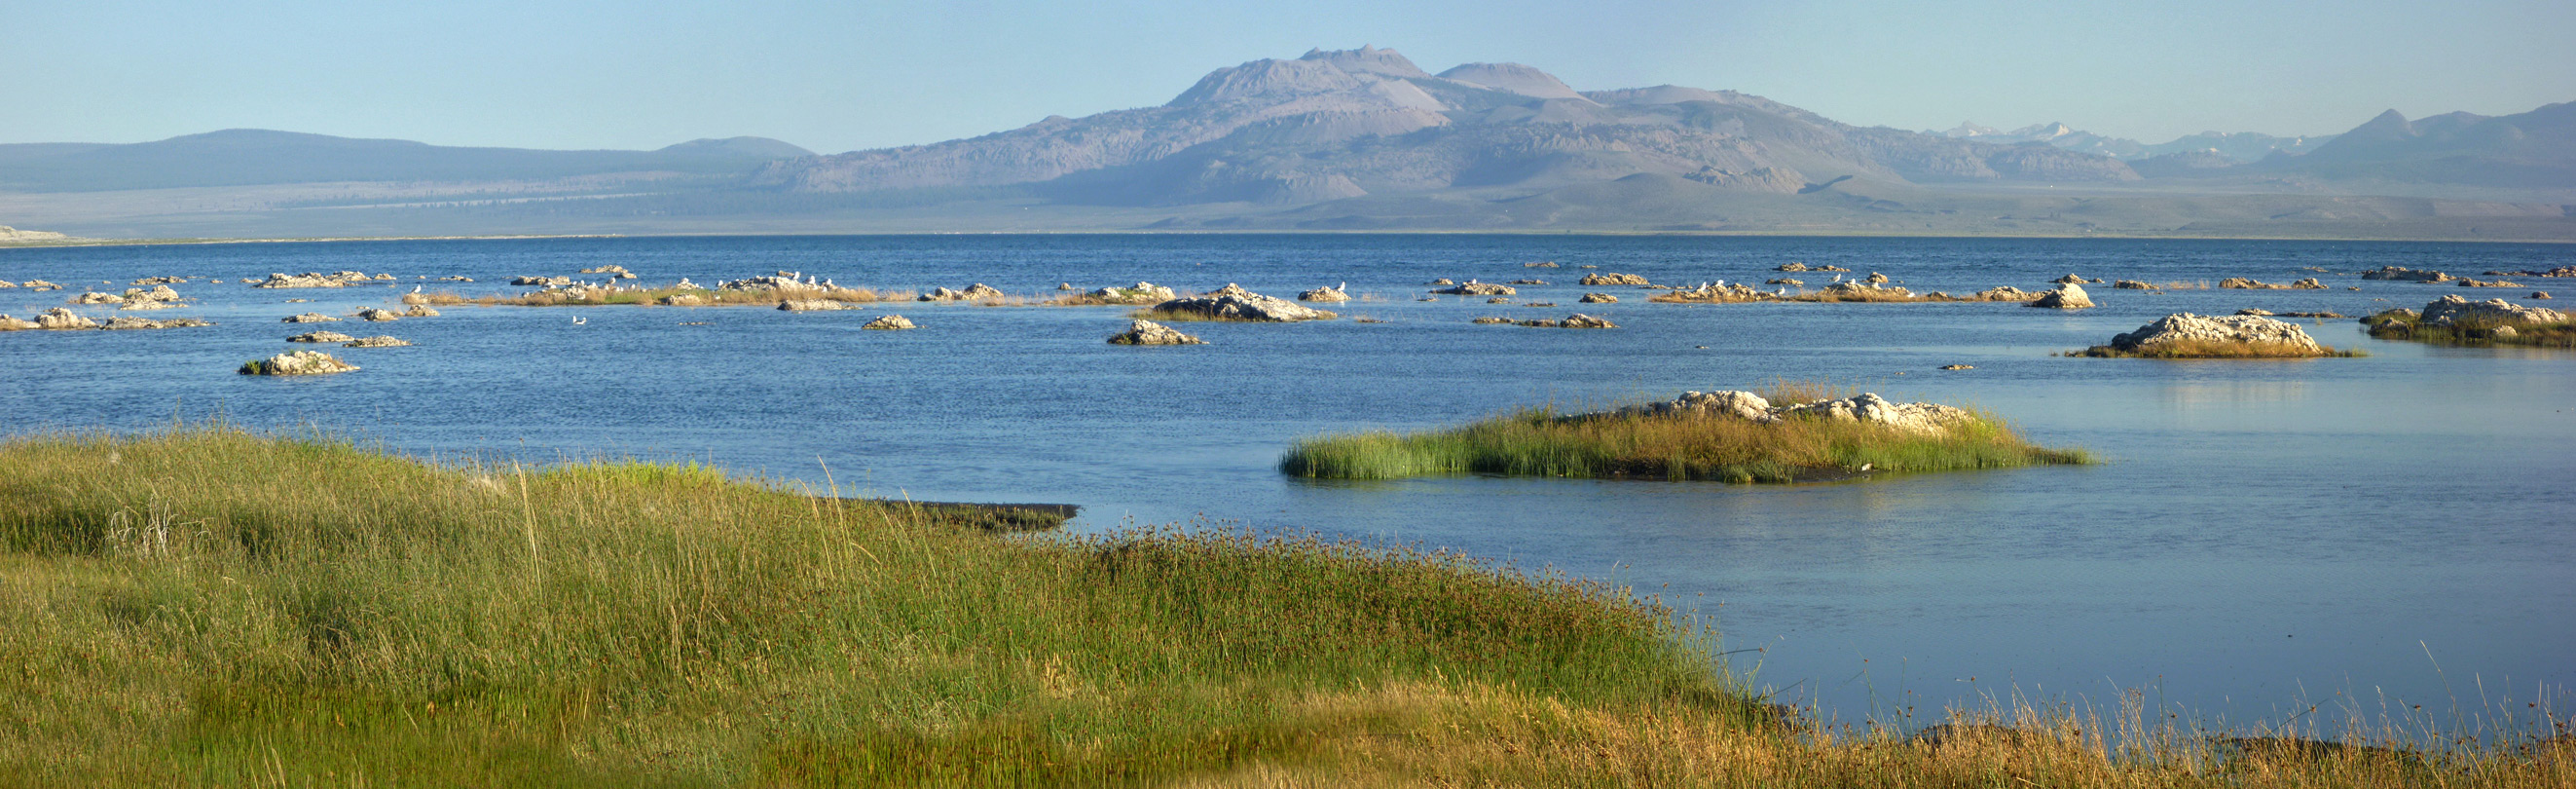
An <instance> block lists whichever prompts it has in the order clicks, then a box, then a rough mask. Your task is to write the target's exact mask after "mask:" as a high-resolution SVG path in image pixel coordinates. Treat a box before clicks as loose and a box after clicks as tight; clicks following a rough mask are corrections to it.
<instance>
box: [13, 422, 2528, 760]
mask: <svg viewBox="0 0 2576 789" xmlns="http://www.w3.org/2000/svg"><path fill="white" fill-rule="evenodd" d="M830 492H831V491H829V490H823V491H815V490H808V489H805V488H802V487H797V486H782V485H780V484H777V483H773V482H765V481H761V480H740V479H732V478H728V477H727V476H726V475H724V474H722V473H720V472H716V471H713V470H710V469H706V468H701V467H696V466H688V465H660V464H646V463H616V462H592V463H573V464H568V465H563V466H558V467H550V468H544V469H534V468H519V467H516V466H511V465H498V466H496V465H490V464H462V465H451V466H438V465H430V464H425V463H421V462H417V461H414V460H409V459H404V458H400V457H393V456H388V455H385V454H382V453H378V452H373V451H369V450H367V449H364V448H361V447H358V446H353V445H351V444H349V443H346V442H341V441H336V440H328V439H318V438H311V437H293V436H264V435H257V434H252V433H248V432H244V431H240V430H236V429H231V428H225V427H203V428H189V429H177V430H172V431H168V432H163V433H157V434H151V435H143V436H131V437H115V436H105V435H42V436H34V437H25V438H18V439H13V440H10V441H8V442H6V443H5V444H0V668H5V669H6V670H5V671H0V786H653V787H698V786H707V787H716V786H758V787H773V786H776V787H783V786H877V785H895V786H1102V785H1113V786H1125V785H1158V786H1159V785H1184V786H1349V785H1361V786H1384V785H1402V786H1587V785H1591V786H1617V785H1664V786H1747V787H1751V786H1783V787H1827V786H1910V785H1922V786H1945V787H1947V786H1958V787H1971V786H1974V787H1986V786H1992V787H2018V786H2028V785H2037V786H2135V787H2202V786H2208V787H2221V786H2227V787H2235V786H2266V787H2273V786H2280V787H2305V786H2335V787H2339V786H2376V785H2392V784H2417V783H2441V784H2444V785H2458V786H2472V785H2474V786H2508V787H2519V786H2530V787H2541V786H2565V785H2568V783H2569V781H2570V780H2571V778H2576V753H2571V748H2570V747H2569V746H2568V745H2567V744H2566V743H2564V742H2563V741H2561V742H2557V743H2541V744H2538V745H2528V744H2525V745H2521V746H2519V747H2521V748H2522V750H2514V749H2511V748H2487V749H2452V750H2433V751H2425V752H2413V751H2399V750H2391V749H2388V748H2380V747H2351V748H2346V747H2342V746H2328V745H2324V744H2314V743H2309V742H2308V741H2304V740H2289V739H2283V740H2280V741H2279V742H2282V743H2288V744H2290V745H2292V746H2295V747H2252V746H2246V745H2242V744H2234V745H2231V744H2228V743H2243V742H2268V740H2242V741H2240V740H2225V741H2216V740H2210V739H2208V738H2206V737H2197V736H2193V737H2180V738H2174V739H2171V740H2170V741H2169V742H2168V744H2169V745H2170V746H2171V749H2170V750H2164V749H2157V750H2147V751H2140V750H2133V749H2130V748H2128V747H2127V746H2121V745H2114V744H2110V743H2109V742H2107V741H2106V739H2105V732H2106V731H2109V730H2118V729H2122V728H2125V727H2128V726H2130V725H2132V724H2134V723H2136V722H2135V721H2119V720H2114V721H2109V722H2107V723H2106V722H2105V721H2102V720H2092V719H2078V718H2067V717H2063V716H2056V717H2052V716H2047V715H2040V716H2036V717H2024V718H2016V719H2009V720H1996V721H1988V722H1985V723H1963V724H1962V725H1959V726H1953V727H1944V728H1937V730H1935V731H1932V732H1927V734H1926V735H1925V736H1918V737H1914V738H1912V739H1904V738H1900V737H1897V736H1894V735H1891V734H1886V733H1874V732H1859V731H1852V730H1843V729H1833V728H1824V727H1812V726H1807V725H1804V724H1801V723H1800V722H1798V721H1797V720H1795V719H1794V718H1793V717H1791V716H1788V715H1785V714H1783V713H1782V712H1781V711H1780V710H1779V709H1778V708H1775V707H1772V706H1769V705H1766V704H1763V703H1761V701H1760V700H1759V699H1756V698H1753V697H1751V696H1748V695H1747V694H1745V693H1743V692H1741V690H1740V689H1739V688H1738V686H1736V685H1735V684H1733V683H1731V682H1730V681H1729V680H1728V679H1727V675H1726V674H1725V673H1724V672H1723V671H1722V670H1720V669H1718V668H1717V667H1716V664H1715V661H1714V659H1713V657H1712V654H1713V650H1712V647H1711V645H1710V644H1709V643H1708V642H1707V641H1705V640H1703V639H1702V638H1700V637H1699V636H1697V635H1695V634H1693V633H1691V632H1686V631H1685V630H1684V629H1682V628H1681V627H1679V626H1677V625H1676V624H1675V623H1674V622H1675V620H1674V619H1673V617H1672V613H1673V612H1672V611H1670V610H1669V609H1666V608H1664V607H1662V606H1661V605H1659V604H1657V603H1656V602H1654V601H1651V600H1647V601H1640V600H1638V599H1636V598H1634V597H1632V596H1630V594H1629V593H1628V592H1627V590H1625V589H1619V588H1614V587H1609V586H1605V585H1601V584H1597V583H1592V582H1586V581H1581V580H1576V579H1571V578H1567V577H1564V576H1560V575H1530V574H1523V573H1518V572H1514V571H1512V570H1510V569H1509V568H1501V567H1495V566H1492V565H1486V564H1480V563H1475V562H1470V561H1467V560H1464V559H1461V558H1458V557H1456V556H1454V555H1449V554H1443V553H1418V552H1409V551H1404V550H1391V549H1384V548H1374V547H1364V546H1358V545H1353V544H1348V543H1338V542H1330V541H1323V540H1316V539H1305V540H1274V539H1261V538H1255V537H1250V536H1246V535H1243V534H1240V533H1230V532H1222V531H1216V532H1207V531H1201V532H1187V531H1182V530H1177V529H1161V530H1149V531H1143V532H1132V533H1127V534H1121V535H1116V536H1108V537H1099V538H1088V539H1069V538H1060V537H1040V538H1004V537H997V536H995V535H994V534H993V533H991V532H988V531H986V530H984V529H982V528H977V527H976V526H975V525H974V524H960V523H957V522H955V521H953V520H952V519H950V518H947V517H945V516H943V515H940V514H938V513H935V512H928V511H921V510H916V509H914V508H911V507H905V506H890V505H879V504H872V503H866V502H855V501H845V500H841V499H838V498H836V497H832V496H828V495H812V494H824V493H830ZM1996 723H2001V724H2004V725H1994V724H1996ZM1933 735H1937V736H1933ZM2303 743H2307V744H2303ZM2311 744H2312V745H2314V746H2315V747H2309V745H2311Z"/></svg>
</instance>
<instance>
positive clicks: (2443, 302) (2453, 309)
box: [2423, 296, 2567, 326]
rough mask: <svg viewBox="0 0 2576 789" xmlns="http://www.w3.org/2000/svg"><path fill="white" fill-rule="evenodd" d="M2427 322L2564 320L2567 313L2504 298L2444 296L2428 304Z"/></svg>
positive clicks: (2446, 323)
mask: <svg viewBox="0 0 2576 789" xmlns="http://www.w3.org/2000/svg"><path fill="white" fill-rule="evenodd" d="M2423 315H2424V317H2423V324H2424V325H2426V326H2449V325H2452V324H2454V323H2459V322H2462V321H2469V322H2474V323H2482V324H2490V325H2502V324H2516V323H2522V324H2529V323H2563V322H2565V321H2566V320H2567V313H2564V312H2559V311H2557V310H2553V309H2548V308H2544V307H2525V306H2522V305H2520V304H2515V303H2513V302H2510V301H2505V300H2503V299H2488V300H2486V301H2470V300H2468V299H2464V298H2460V297H2458V296H2443V297H2441V298H2440V299H2436V300H2434V301H2433V303H2431V304H2426V305H2424V313H2423Z"/></svg>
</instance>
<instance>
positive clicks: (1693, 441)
mask: <svg viewBox="0 0 2576 789" xmlns="http://www.w3.org/2000/svg"><path fill="white" fill-rule="evenodd" d="M1830 394H1831V393H1830V390H1823V391H1818V390H1816V389H1814V388H1813V387H1807V386H1801V387H1795V388H1793V387H1789V386H1783V387H1782V388H1779V389H1775V390H1773V391H1772V392H1770V396H1771V397H1770V399H1771V400H1772V401H1773V402H1774V403H1800V402H1812V401H1814V400H1821V399H1825V398H1826V397H1828V396H1830ZM2089 462H2091V457H2090V455H2088V454H2086V453H2085V452H2083V451H2082V450H2057V449H2047V448H2043V447H2038V446H2034V445H2032V444H2030V443H2029V442H2026V441H2023V440H2022V439H2021V438H2020V436H2018V435H2016V434H2014V433H2013V431H2012V429H2011V428H2010V427H2009V426H2007V425H2005V424H2004V423H2003V422H2002V421H2000V420H1998V419H1995V418H1993V417H1991V416H1986V415H1982V414H1980V415H1978V416H1977V417H1976V418H1975V419H1974V420H1972V421H1969V422H1966V423H1963V424H1957V425H1953V426H1951V427H1950V428H1949V429H1948V430H1947V431H1945V432H1942V433H1939V434H1924V433H1914V432H1909V431H1905V430H1900V429H1896V428H1892V427H1888V426H1885V425H1879V424H1871V423H1862V422H1839V421H1830V420H1825V419H1809V418H1789V419H1783V420H1780V421H1778V422H1775V423H1770V424H1763V423H1756V422H1752V421H1748V420H1744V419H1738V418H1735V417H1733V416H1702V415H1646V414H1620V413H1601V414H1575V415H1566V414H1560V413H1557V412H1556V411H1555V410H1553V409H1551V408H1544V407H1542V408H1523V409H1519V410H1515V411H1512V412H1509V413H1505V414H1503V415H1500V416H1496V417H1493V418H1490V419H1486V420H1483V421H1479V422H1475V423H1472V424H1468V425H1464V426H1460V427H1455V428H1448V429H1443V430H1432V431H1425V432H1417V433H1403V434H1399V433H1394V432H1390V431H1383V430H1381V431H1368V432H1361V433H1349V434H1340V435H1330V436H1318V437H1314V438H1308V439H1305V440H1302V441H1299V442H1297V443H1296V444H1295V445H1294V446H1292V447H1290V448H1289V450H1288V451H1287V453H1286V454H1285V455H1283V456H1282V457H1281V458H1280V461H1279V469H1280V471H1281V472H1283V473H1286V474H1291V475H1295V476H1301V477H1323V478H1334V479H1396V478H1402V477H1420V476H1440V475H1453V474H1469V473H1481V474H1505V475H1512V476H1534V477H1634V478H1647V479H1672V480H1722V481H1727V482H1737V483H1750V482H1797V481H1801V480H1812V479H1819V478H1832V477H1839V476H1847V475H1849V474H1852V473H1855V472H1857V471H1858V470H1860V469H1861V468H1863V467H1868V468H1869V469H1871V470H1873V471H1888V472H1917V471H1952V470H1960V469H1979V468H2007V467H2014V466H2027V465H2033V464H2048V463H2065V464H2078V463H2089Z"/></svg>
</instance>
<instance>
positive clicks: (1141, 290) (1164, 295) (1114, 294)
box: [1088, 282, 1180, 304]
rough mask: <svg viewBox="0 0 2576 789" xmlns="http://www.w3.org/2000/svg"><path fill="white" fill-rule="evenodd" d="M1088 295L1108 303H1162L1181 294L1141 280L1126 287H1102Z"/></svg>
mask: <svg viewBox="0 0 2576 789" xmlns="http://www.w3.org/2000/svg"><path fill="white" fill-rule="evenodd" d="M1088 295H1090V296H1091V297H1092V298H1094V299H1098V300H1100V301H1102V302H1104V303H1108V304H1161V303H1163V302H1166V301H1171V300H1172V299H1174V298H1178V297H1179V296H1180V294H1177V293H1173V292H1172V289H1171V288H1166V287H1163V286H1161V285H1156V284H1154V283H1151V282H1139V283H1136V284H1134V285H1129V286H1127V287H1124V288H1116V287H1111V288H1101V289H1099V290H1095V291H1092V292H1091V293H1090V294H1088Z"/></svg>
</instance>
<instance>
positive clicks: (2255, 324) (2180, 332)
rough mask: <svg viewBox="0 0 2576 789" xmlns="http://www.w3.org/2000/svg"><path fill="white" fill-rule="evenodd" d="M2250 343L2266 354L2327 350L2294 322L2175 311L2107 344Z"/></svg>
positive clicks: (2122, 347) (2135, 347)
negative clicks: (2265, 351)
mask: <svg viewBox="0 0 2576 789" xmlns="http://www.w3.org/2000/svg"><path fill="white" fill-rule="evenodd" d="M2193 346H2198V347H2201V348H2218V347H2251V348H2258V349H2264V350H2267V351H2269V353H2266V354H2263V355H2269V356H2325V355H2328V353H2330V352H2329V351H2327V350H2326V348H2325V346H2322V345H2318V344H2317V341H2316V340H2315V339H2314V338H2311V337H2309V336H2308V333H2307V331H2306V330H2304V329H2301V328H2299V325H2298V324H2295V323H2290V322H2287V321H2278V320H2273V319H2271V318H2265V317H2260V316H2254V315H2223V316H2209V315H2194V314H2191V313H2188V312H2184V313H2176V314H2173V315H2167V316H2165V317H2162V318H2158V319H2156V320H2155V322H2153V323H2149V324H2147V325H2145V326H2140V327H2138V330H2137V331H2133V332H2128V333H2126V334H2121V335H2118V336H2114V337H2112V338H2111V344H2110V346H2108V347H2109V348H2111V349H2112V350H2116V351H2120V352H2123V353H2153V352H2156V351H2158V350H2169V349H2171V348H2176V347H2193Z"/></svg>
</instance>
